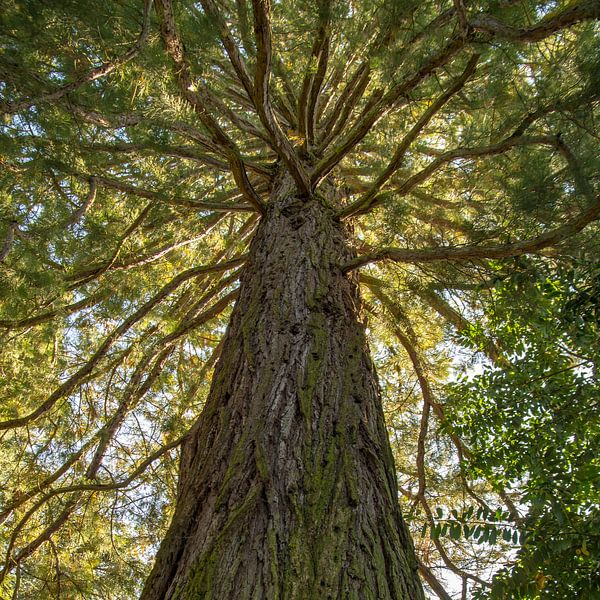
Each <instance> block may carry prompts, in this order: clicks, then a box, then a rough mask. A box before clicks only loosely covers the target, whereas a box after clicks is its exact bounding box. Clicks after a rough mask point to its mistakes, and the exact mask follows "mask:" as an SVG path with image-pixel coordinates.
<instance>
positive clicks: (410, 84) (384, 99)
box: [312, 37, 466, 184]
mask: <svg viewBox="0 0 600 600" xmlns="http://www.w3.org/2000/svg"><path fill="white" fill-rule="evenodd" d="M465 43H466V42H465V40H464V39H463V38H461V37H454V38H452V39H451V40H450V41H449V42H448V43H447V44H446V45H445V46H444V47H443V48H442V49H441V50H440V51H439V52H437V53H436V54H435V55H433V56H432V57H431V58H429V59H428V60H427V61H425V63H424V64H423V65H422V66H421V68H420V69H418V70H417V72H416V73H413V74H412V75H411V76H409V77H406V78H404V79H403V80H402V81H400V82H399V83H398V84H396V85H394V86H392V87H391V88H390V89H389V90H388V91H387V92H386V93H385V94H383V95H382V96H381V98H380V99H377V100H376V101H374V102H372V106H371V107H370V108H369V109H368V110H366V111H365V112H364V113H363V115H362V116H361V118H360V119H359V120H358V121H357V122H355V123H354V125H352V127H351V128H350V131H349V132H348V134H347V135H346V136H345V137H344V138H343V139H342V140H341V141H340V142H339V143H338V144H337V145H336V146H335V147H334V148H332V150H331V152H330V153H329V154H328V155H326V156H325V157H323V159H322V160H321V161H319V162H318V163H317V165H316V166H315V168H314V171H313V174H312V181H313V183H314V184H317V183H318V182H319V181H321V179H323V177H325V176H326V175H327V173H329V172H330V171H331V169H333V168H334V167H335V166H336V165H337V164H338V163H339V162H340V161H341V160H342V159H343V158H344V156H346V155H347V154H348V152H350V151H351V150H352V149H353V148H354V147H355V146H356V145H357V144H358V143H359V142H360V141H361V140H362V139H363V138H364V137H365V136H366V135H367V134H368V133H369V131H371V128H372V127H373V125H375V123H377V121H379V119H381V118H382V117H383V116H384V115H385V114H387V112H388V111H389V110H390V109H391V108H392V107H393V106H395V105H396V104H397V102H398V101H399V99H400V98H401V97H403V96H404V97H406V95H407V94H408V93H409V92H410V91H411V90H413V89H414V88H415V87H416V86H417V85H418V84H419V83H421V82H422V81H423V80H424V79H426V78H427V77H429V76H430V75H432V74H433V73H434V71H435V70H436V69H438V68H439V67H441V66H443V65H445V64H447V63H448V61H450V60H451V58H452V57H453V56H455V55H456V54H457V53H458V52H459V51H460V50H461V49H462V48H463V47H464V46H465Z"/></svg>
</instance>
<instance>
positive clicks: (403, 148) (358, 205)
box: [339, 54, 479, 218]
mask: <svg viewBox="0 0 600 600" xmlns="http://www.w3.org/2000/svg"><path fill="white" fill-rule="evenodd" d="M478 60H479V55H477V54H475V55H473V56H472V57H471V58H470V59H469V62H468V63H467V66H466V68H465V70H464V71H463V73H462V75H461V76H460V77H458V78H457V79H456V80H455V81H454V82H453V83H452V85H451V86H450V87H449V88H448V89H447V90H446V91H445V92H444V93H443V94H441V95H440V96H439V97H438V98H437V99H436V100H435V101H434V102H433V103H432V104H431V106H430V107H429V108H428V109H427V110H426V111H425V112H424V113H423V114H422V115H421V117H420V118H419V120H418V121H417V122H416V123H415V125H414V126H413V127H412V129H411V130H410V131H409V132H408V134H407V135H406V136H405V137H404V139H403V140H402V141H401V142H400V144H399V145H398V148H397V149H396V152H395V153H394V156H393V157H392V160H391V161H390V162H389V164H388V166H387V167H386V168H385V170H384V171H383V173H381V175H379V177H378V178H377V180H376V181H375V183H374V184H373V185H372V186H371V188H370V189H369V191H367V192H366V193H365V194H364V195H363V196H362V197H361V198H359V199H358V200H357V201H356V202H353V203H352V204H350V205H349V206H347V207H346V208H344V209H343V210H342V211H340V212H339V216H340V217H341V218H344V217H349V216H351V215H353V214H356V213H358V212H363V211H367V210H368V209H369V207H370V205H371V201H372V200H373V199H374V198H375V195H376V194H377V192H378V190H380V189H381V187H382V186H383V185H384V184H385V183H386V182H387V181H388V180H389V179H390V177H392V175H393V174H394V173H395V172H396V171H397V170H398V169H399V168H400V167H401V165H402V162H403V161H404V157H405V155H406V152H407V150H408V148H409V147H410V145H411V144H412V143H413V142H414V141H415V139H416V138H417V137H418V135H419V133H420V132H421V131H422V130H423V129H424V128H425V127H426V126H427V124H428V123H429V122H430V121H431V119H433V117H434V116H435V115H436V114H437V113H438V112H439V111H440V110H441V108H442V107H443V106H444V104H446V102H448V100H450V98H452V96H454V95H455V94H456V93H457V92H458V91H459V90H461V89H462V87H463V86H464V85H465V83H466V82H467V80H468V79H469V78H470V77H471V75H473V73H474V72H475V68H476V66H477V61H478Z"/></svg>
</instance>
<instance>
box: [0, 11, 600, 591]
mask: <svg viewBox="0 0 600 600" xmlns="http://www.w3.org/2000/svg"><path fill="white" fill-rule="evenodd" d="M599 19H600V3H598V2H597V0H575V1H570V2H567V1H558V2H556V1H547V0H546V1H540V0H518V1H514V0H492V1H483V0H420V1H418V2H417V1H414V0H289V1H288V0H271V1H269V0H199V1H198V2H192V1H189V0H155V1H154V2H153V1H151V0H137V1H135V2H123V1H119V0H106V1H105V2H97V1H95V0H43V1H40V0H10V1H9V2H6V3H4V6H3V7H2V11H1V14H0V40H1V42H0V43H1V46H0V47H1V52H0V113H2V123H1V124H0V165H1V172H0V297H1V306H0V384H1V385H0V392H1V397H2V400H1V404H0V444H1V448H2V452H1V454H0V521H1V522H2V527H3V529H2V534H1V535H0V590H1V592H0V596H1V597H2V598H4V597H6V598H15V599H16V598H20V599H22V600H26V599H34V598H35V599H45V598H48V599H50V598H60V599H71V598H73V599H75V598H85V599H88V598H103V599H106V598H115V599H116V598H119V599H122V598H136V597H138V596H139V594H140V593H141V590H142V588H143V586H144V580H145V579H146V577H147V576H148V574H149V573H150V569H151V567H152V564H153V559H154V555H155V553H156V550H157V548H158V546H159V544H160V541H161V539H162V538H163V537H164V535H165V534H166V531H167V528H168V525H169V522H170V519H171V516H172V515H173V511H174V509H175V506H176V503H177V500H178V496H179V495H180V491H178V476H179V475H178V469H179V462H178V457H179V455H180V447H181V446H182V443H184V442H185V440H186V439H188V440H189V439H190V438H189V435H190V434H189V431H190V429H191V428H192V427H193V426H194V423H196V422H197V419H198V416H199V414H200V413H201V411H202V408H203V406H204V405H205V401H206V399H207V397H208V395H209V391H210V386H211V375H212V372H213V368H214V366H215V364H216V363H217V362H218V361H219V360H220V358H223V353H222V350H223V347H224V342H223V337H224V332H225V331H226V328H227V324H228V321H229V316H230V314H231V311H232V306H233V305H234V303H235V302H236V299H237V298H238V295H239V294H240V284H239V281H240V278H242V281H245V280H244V279H243V278H244V277H245V275H244V273H245V268H246V265H247V261H249V260H250V259H249V258H248V257H249V253H251V243H252V241H253V239H255V234H257V231H260V228H261V227H262V226H263V225H264V223H265V222H266V221H267V220H268V219H269V215H271V214H273V210H274V209H273V206H274V205H275V200H276V199H275V198H274V195H276V194H277V193H280V190H281V185H280V184H281V181H282V180H283V179H285V181H286V185H287V186H288V188H289V190H291V191H290V192H289V194H290V195H291V196H293V197H295V198H296V199H297V201H298V202H299V203H300V205H302V206H305V205H309V204H310V202H318V203H319V205H322V206H323V207H324V211H325V212H326V214H327V215H330V216H331V222H332V223H336V227H337V226H338V224H339V227H340V228H343V230H344V231H345V232H346V234H345V235H346V236H347V240H348V247H347V252H346V253H345V254H344V253H342V255H340V256H339V257H337V258H336V261H335V264H334V263H333V262H331V261H330V264H329V268H331V269H332V272H335V273H337V274H338V275H339V276H343V277H345V278H346V279H347V280H348V281H350V282H351V284H352V285H356V286H359V288H360V295H361V298H362V305H361V307H360V318H361V320H362V321H363V322H364V323H365V325H366V332H367V336H368V339H369V343H370V347H371V352H372V356H373V360H374V362H375V365H376V367H377V371H378V374H379V385H380V387H381V394H382V400H383V412H384V413H385V417H386V424H387V427H388V432H389V434H390V443H391V447H392V452H393V454H394V459H395V468H396V480H397V485H398V490H399V496H398V502H399V503H400V505H401V509H402V513H403V515H404V518H405V520H406V521H407V522H408V526H409V528H410V530H411V531H412V535H413V540H414V545H415V549H416V555H417V564H418V570H419V574H420V576H421V578H422V580H423V582H424V585H425V589H426V593H427V594H430V595H431V597H434V598H435V597H439V598H441V599H442V600H448V599H449V598H469V597H471V596H472V594H478V595H479V597H482V598H483V597H506V598H509V597H526V598H536V597H539V596H542V597H544V595H546V597H552V595H551V594H552V593H569V594H570V593H573V594H588V596H585V595H581V597H589V598H593V597H594V596H593V594H594V593H596V591H597V587H596V588H595V587H594V584H593V581H595V580H597V578H598V576H599V571H598V569H599V565H600V550H599V547H600V546H598V538H597V534H595V537H594V528H593V527H590V526H589V523H590V522H592V523H598V522H600V520H599V517H598V514H597V513H594V510H596V509H597V506H598V489H599V486H598V468H599V465H598V463H597V457H596V456H595V455H594V452H592V451H591V448H592V447H593V445H594V443H595V442H594V440H597V438H598V435H597V433H593V431H592V430H593V428H596V429H595V431H596V432H597V427H598V412H599V407H598V401H597V395H594V392H595V390H597V389H598V382H597V379H596V377H597V370H596V362H595V361H597V352H598V339H599V338H598V331H599V329H598V314H599V312H598V303H597V298H598V294H597V287H598V286H597V282H598V265H597V256H599V255H600V247H599V244H598V240H597V234H598V226H597V220H598V219H599V218H600V196H599V190H598V188H599V185H600V182H599V179H598V173H600V141H599V139H600V138H599V135H598V118H599V117H600V115H599V114H598V111H599V107H600V32H599V22H598V21H599ZM323 214H325V213H323ZM298 226H300V225H298ZM257 235H258V234H257ZM289 252H291V253H293V252H294V248H289ZM315 260H316V259H315ZM332 265H333V266H332ZM246 272H247V271H246ZM581 273H583V275H581ZM292 276H293V274H290V277H292ZM247 277H248V276H247V275H246V278H247ZM538 283H539V285H538ZM242 285H243V284H242ZM528 286H529V287H528ZM590 290H591V291H590ZM511 298H513V299H514V304H513V305H511ZM521 308H522V310H521ZM536 309H538V310H537V312H536ZM507 315H508V316H507ZM553 340H557V342H556V343H557V344H563V346H564V347H565V348H566V350H565V349H564V348H563V349H560V350H559V349H557V348H558V346H557V347H556V348H552V344H553ZM561 348H562V347H561ZM590 348H591V349H592V350H593V351H590ZM225 354H226V353H225ZM321 359H322V357H321V358H319V360H321ZM223 360H226V356H225V358H223ZM474 363H478V364H479V363H480V364H482V365H484V367H483V370H484V374H483V375H482V376H481V377H480V378H479V379H477V378H476V379H475V380H470V379H468V380H464V381H462V383H457V384H455V385H453V386H450V387H448V385H447V384H448V382H449V381H451V380H453V379H456V374H457V373H458V372H459V371H461V370H464V369H465V368H467V367H468V366H470V365H473V364H474ZM565 372H566V373H568V375H565ZM318 377H319V376H317V379H318ZM561 386H562V387H561ZM312 388H318V385H317V384H316V383H315V384H313V385H312ZM312 388H311V389H312ZM507 390H508V391H507ZM511 390H512V391H511ZM524 390H529V393H525V392H524ZM561 390H562V391H561ZM565 390H567V392H565ZM509 392H510V393H509ZM563 393H565V394H567V396H568V397H570V398H571V397H572V398H575V399H576V400H577V402H580V403H581V411H580V412H578V414H579V417H577V415H571V417H569V416H568V415H567V414H566V413H567V412H568V409H569V407H568V406H566V405H565V403H564V401H561V400H560V395H561V394H563ZM532 398H533V400H532ZM530 401H531V402H532V404H531V405H529V404H528V402H530ZM571 409H572V406H571ZM298 410H302V407H301V408H299V409H298ZM486 411H492V412H493V413H494V414H493V418H491V419H490V426H489V429H486V426H485V419H486V414H487V413H486ZM536 411H537V412H536ZM552 411H556V414H555V413H554V412H552ZM542 413H544V414H551V415H552V418H550V417H549V418H550V421H551V422H552V423H558V425H559V429H558V430H555V429H553V427H552V426H548V425H547V420H546V419H545V417H543V415H542ZM563 413H564V414H563ZM565 415H566V416H565ZM581 415H585V418H582V417H581ZM536 419H538V420H539V422H540V423H546V425H544V426H543V427H542V429H541V430H539V431H542V433H543V436H542V437H543V444H542V442H541V440H542V437H540V436H538V435H537V432H538V430H537V429H536V428H535V427H536V426H537V425H536V423H537V422H538V421H536ZM552 419H554V420H552ZM517 423H519V426H522V427H523V431H526V432H527V433H526V434H523V435H526V436H530V437H529V438H528V439H529V444H528V443H527V442H526V440H525V438H523V439H522V440H520V441H522V445H521V446H519V445H518V444H517V443H516V441H515V439H514V436H513V433H514V430H515V427H517ZM570 427H571V429H569V428H570ZM186 436H187V437H186ZM486 436H490V437H488V438H486ZM502 436H506V444H503V443H502V439H503V438H502ZM553 436H556V437H553ZM485 439H488V440H489V441H490V443H489V444H485V443H483V442H482V440H485ZM556 440H558V441H556ZM579 441H581V443H582V444H583V445H584V448H583V449H582V448H580V447H579V446H578V443H579ZM561 444H562V445H561ZM188 445H189V444H188ZM553 445H558V446H557V447H561V448H562V447H564V448H566V450H565V452H566V453H568V454H569V456H570V457H571V458H569V460H571V461H572V464H573V465H575V466H574V467H573V469H572V470H570V471H569V470H568V469H567V471H566V472H565V470H564V469H562V467H561V468H559V466H560V465H559V466H557V461H558V462H560V460H559V458H560V457H557V456H556V455H555V454H552V453H551V454H552V456H551V458H552V461H554V462H552V468H551V469H550V470H545V469H547V465H545V463H544V459H543V457H544V456H545V454H544V453H545V452H546V450H548V448H551V447H553ZM536 453H537V454H536ZM596 454H597V453H596ZM540 455H541V457H540ZM548 456H549V455H548ZM182 464H183V465H185V462H182ZM570 464H571V463H570ZM309 466H310V465H307V468H309ZM534 468H535V469H537V470H536V471H534V470H532V469H534ZM182 469H183V467H182ZM553 469H554V470H553ZM555 472H556V473H560V476H559V475H556V476H554V475H553V473H555ZM569 474H571V475H572V476H573V477H572V480H569V477H570V475H569ZM534 480H535V481H536V482H538V483H539V485H538V483H536V484H535V485H533V484H532V481H534ZM540 482H541V483H540ZM553 485H555V486H562V487H561V488H560V489H561V490H562V491H561V494H562V495H561V494H558V496H556V495H554V494H553V493H552V491H551V490H552V486H553ZM392 489H393V486H392ZM555 497H559V498H561V502H562V504H561V506H559V507H558V508H555V510H554V513H553V512H552V506H551V505H552V501H551V500H552V498H555ZM540 498H541V500H540ZM594 498H595V500H594ZM357 502H360V498H359V499H357ZM544 502H546V504H544ZM549 507H550V508H549ZM594 507H596V509H594ZM561 511H562V512H561ZM569 511H571V513H570V512H569ZM552 514H554V515H555V516H554V517H553V516H552ZM557 515H558V516H557ZM555 517H556V518H555ZM552 544H559V546H556V547H557V548H559V550H557V552H559V551H560V552H563V554H562V555H560V556H559V555H558V554H557V553H552V552H548V551H547V549H546V550H544V546H548V545H552ZM561 544H562V545H561ZM532 557H533V558H532ZM557 557H558V558H557ZM568 560H573V561H574V563H573V565H574V566H573V568H572V569H570V570H569V569H564V568H563V566H564V564H565V561H568ZM569 564H570V563H569ZM557 565H562V566H560V568H559V567H558V566H557ZM500 569H501V571H500V573H499V575H498V576H497V577H496V578H495V579H494V573H495V572H496V571H498V570H500ZM573 573H575V576H573V577H572V580H569V581H567V580H568V579H569V577H571V576H572V575H573ZM281 585H282V586H283V585H284V584H283V583H281ZM556 590H563V591H561V592H557V591H556ZM564 590H567V591H566V592H565V591H564ZM389 594H391V592H390V593H389ZM511 594H515V595H514V596H511ZM517 594H520V595H517ZM527 594H528V595H527ZM187 597H189V598H191V597H204V596H202V595H197V596H182V598H187ZM206 597H209V596H206ZM291 597H292V596H290V598H291ZM294 597H296V596H294ZM297 597H298V598H307V597H308V596H306V595H305V596H302V595H301V593H300V595H299V596H297ZM348 597H350V596H348ZM360 597H361V598H362V597H363V596H360ZM364 597H365V598H367V597H371V596H368V595H364ZM373 597H376V596H375V595H373ZM381 597H383V596H381ZM387 597H388V596H386V598H387ZM395 597H396V596H393V595H389V598H395ZM573 597H576V596H575V595H574V596H573ZM274 598H275V596H273V599H274ZM283 598H284V600H288V598H287V597H285V596H283ZM315 598H316V596H315ZM269 600H271V598H269Z"/></svg>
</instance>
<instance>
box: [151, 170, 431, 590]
mask: <svg viewBox="0 0 600 600" xmlns="http://www.w3.org/2000/svg"><path fill="white" fill-rule="evenodd" d="M299 196H300V194H298V193H297V192H296V191H295V185H294V183H293V180H292V178H291V177H290V176H289V175H283V174H282V175H281V176H280V177H279V178H278V182H277V183H276V185H275V187H274V191H273V193H272V197H271V202H270V203H269V206H268V209H267V213H266V215H265V216H264V217H263V220H262V222H261V224H260V226H259V228H258V230H257V233H256V235H255V238H254V240H253V242H252V246H251V249H250V254H249V257H248V260H247V264H246V267H245V271H244V274H243V276H242V281H241V287H240V295H239V299H238V301H237V303H236V305H235V308H234V310H233V313H232V317H231V322H230V324H229V327H228V330H227V333H226V337H225V341H224V345H223V351H222V353H221V356H220V359H219V362H218V364H217V366H216V368H215V373H214V377H213V382H212V388H211V391H210V394H209V397H208V399H207V402H206V405H205V408H204V410H203V411H202V414H201V415H200V418H199V420H198V421H197V423H196V424H195V426H194V427H193V429H192V432H191V433H190V436H189V437H188V439H187V441H186V443H185V445H184V447H183V449H182V458H181V470H180V484H179V494H178V499H177V506H176V508H175V513H174V516H173V520H172V523H171V526H170V529H169V531H168V534H167V536H166V538H165V540H164V541H163V543H162V544H161V547H160V549H159V551H158V555H157V558H156V562H155V565H154V568H153V570H152V573H151V575H150V577H149V579H148V580H147V582H146V586H145V589H144V592H143V594H142V600H167V599H168V600H171V599H173V600H175V599H177V600H192V599H194V600H196V599H204V598H206V599H208V598H211V599H214V600H232V599H236V600H245V599H248V600H249V599H257V600H276V599H277V600H313V599H315V600H317V599H319V600H320V599H323V600H326V599H339V600H349V599H356V600H358V599H360V600H363V599H383V600H404V599H406V600H420V599H422V598H423V592H422V589H421V584H420V582H419V578H418V574H417V561H416V558H415V555H414V549H413V545H412V541H411V539H410V537H409V534H408V531H407V528H406V526H405V524H404V522H403V520H402V517H401V514H400V510H399V505H398V493H397V485H396V478H395V471H394V464H393V459H392V454H391V450H390V446H389V442H388V438H387V434H386V429H385V423H384V418H383V411H382V407H381V398H380V392H379V388H378V383H377V378H376V374H375V371H374V368H373V364H372V362H371V359H370V357H369V351H368V348H367V344H366V340H365V334H364V327H363V325H362V324H361V323H360V321H359V307H360V299H359V293H358V287H357V284H356V281H355V280H354V279H353V278H352V277H348V276H346V275H344V274H343V273H342V272H341V270H340V268H339V265H340V264H344V263H345V262H348V260H350V259H351V258H352V253H351V252H350V251H349V250H348V248H347V246H346V234H345V230H344V228H343V226H342V225H341V224H340V223H339V222H338V221H337V220H336V218H335V217H334V211H333V210H331V209H330V208H328V207H327V204H326V202H325V201H324V200H323V199H322V198H319V197H317V196H315V197H312V198H310V199H308V200H306V199H301V198H300V197H299Z"/></svg>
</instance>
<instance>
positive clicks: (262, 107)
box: [252, 0, 311, 196]
mask: <svg viewBox="0 0 600 600" xmlns="http://www.w3.org/2000/svg"><path fill="white" fill-rule="evenodd" d="M252 8H253V11H254V35H255V38H256V71H255V74H254V88H255V92H254V102H255V105H256V109H257V111H258V114H259V117H260V120H261V122H262V124H263V125H264V127H265V128H266V129H267V131H268V132H269V133H270V134H271V137H272V140H273V144H274V146H275V148H276V150H277V153H278V154H279V156H280V157H281V159H282V160H283V161H284V162H285V164H286V166H287V167H288V169H289V170H290V173H291V174H292V177H293V178H294V181H295V182H296V184H297V185H298V188H299V190H300V191H301V192H302V193H303V194H305V195H306V196H308V195H309V194H310V191H311V185H310V178H309V176H308V173H307V172H306V170H305V168H304V166H303V165H302V163H301V162H300V159H299V157H298V155H297V154H296V152H295V151H294V148H293V147H292V145H291V144H290V141H289V140H288V139H287V137H286V135H285V133H284V132H283V130H282V129H281V127H280V125H279V123H278V122H277V119H276V118H275V115H274V114H273V109H272V107H271V100H270V93H269V79H270V76H271V18H270V3H269V0H252Z"/></svg>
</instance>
